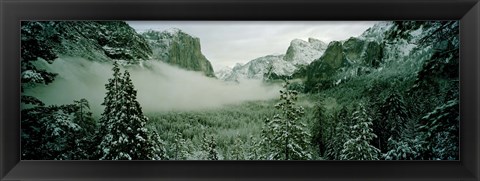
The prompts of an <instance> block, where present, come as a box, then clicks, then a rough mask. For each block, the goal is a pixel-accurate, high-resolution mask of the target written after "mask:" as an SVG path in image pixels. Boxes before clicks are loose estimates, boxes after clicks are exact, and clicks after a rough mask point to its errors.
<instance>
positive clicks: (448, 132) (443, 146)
mask: <svg viewBox="0 0 480 181" xmlns="http://www.w3.org/2000/svg"><path fill="white" fill-rule="evenodd" d="M420 122H421V124H422V126H420V128H419V129H420V131H421V132H420V133H421V136H422V137H421V138H422V140H424V142H423V144H422V155H423V159H426V160H456V159H458V158H459V142H460V141H459V135H458V133H459V122H460V114H459V101H458V100H456V99H455V100H450V101H448V102H447V103H445V104H443V105H441V106H438V107H437V108H436V109H435V110H433V111H432V112H430V113H428V114H427V115H425V116H424V117H423V118H422V119H421V120H420Z"/></svg>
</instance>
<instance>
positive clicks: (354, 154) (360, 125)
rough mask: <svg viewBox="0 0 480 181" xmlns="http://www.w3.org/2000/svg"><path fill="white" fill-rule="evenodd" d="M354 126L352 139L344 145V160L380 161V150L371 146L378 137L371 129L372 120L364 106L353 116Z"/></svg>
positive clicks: (351, 132)
mask: <svg viewBox="0 0 480 181" xmlns="http://www.w3.org/2000/svg"><path fill="white" fill-rule="evenodd" d="M352 121H353V123H354V125H353V126H350V134H351V137H350V139H349V140H348V141H347V142H345V143H344V144H343V147H344V148H343V150H342V151H341V155H340V159H342V160H378V159H379V155H380V150H379V149H378V148H375V147H374V146H372V145H370V142H371V140H372V139H373V138H374V137H376V135H375V134H374V133H373V130H372V128H371V126H372V120H371V119H370V117H369V116H368V115H367V111H366V110H365V107H364V106H363V105H359V107H358V108H357V110H356V111H355V112H354V113H353V114H352Z"/></svg>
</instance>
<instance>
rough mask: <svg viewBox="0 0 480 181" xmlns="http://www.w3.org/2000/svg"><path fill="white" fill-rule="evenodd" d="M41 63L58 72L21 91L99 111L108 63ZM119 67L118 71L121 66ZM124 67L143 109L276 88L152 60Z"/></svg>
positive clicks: (194, 105) (251, 96) (230, 99)
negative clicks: (81, 102)
mask: <svg viewBox="0 0 480 181" xmlns="http://www.w3.org/2000/svg"><path fill="white" fill-rule="evenodd" d="M42 66H45V68H46V69H47V70H49V71H51V72H55V73H58V74H59V75H58V76H57V77H56V79H55V81H54V82H53V83H51V84H49V85H45V86H43V85H41V86H37V87H35V88H33V89H28V90H26V92H25V94H27V95H34V96H35V97H37V98H39V99H41V100H42V101H44V102H45V103H46V104H47V105H52V104H56V105H61V104H71V103H73V100H79V99H81V98H86V99H87V100H88V101H89V103H90V106H91V108H92V111H93V112H94V113H95V114H97V115H98V114H99V113H101V112H102V111H103V106H101V103H102V102H103V99H104V96H105V92H106V90H105V84H106V83H107V80H108V79H109V78H111V77H112V70H111V69H112V64H111V63H101V62H95V61H88V60H84V59H81V58H65V57H63V58H59V59H57V60H55V61H54V63H53V64H47V63H43V64H42ZM121 70H122V71H121V72H122V73H123V71H124V70H125V69H124V68H121ZM128 70H129V72H130V75H131V78H132V80H133V84H134V86H135V89H136V90H137V99H138V101H139V102H140V105H141V106H142V108H143V110H144V111H145V112H162V111H171V110H176V111H190V110H199V109H208V108H219V107H221V106H224V105H228V104H237V103H241V102H244V101H253V100H267V99H272V98H276V97H278V96H279V93H278V91H279V90H280V87H279V86H278V85H266V84H264V83H263V82H262V81H260V80H251V81H243V82H241V83H239V84H232V83H227V82H223V81H221V80H217V79H214V78H208V77H205V76H203V75H202V74H201V73H200V72H193V71H186V70H183V69H180V68H177V67H173V66H171V65H168V64H165V63H162V62H158V61H155V60H151V61H146V62H144V63H143V64H142V65H141V66H132V67H130V68H128Z"/></svg>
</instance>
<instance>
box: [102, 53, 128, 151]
mask: <svg viewBox="0 0 480 181" xmlns="http://www.w3.org/2000/svg"><path fill="white" fill-rule="evenodd" d="M112 70H113V78H110V79H108V83H107V84H106V85H105V89H106V90H107V92H106V96H105V98H104V101H103V103H102V105H103V106H105V109H104V111H103V113H102V117H101V118H100V130H99V137H98V142H99V145H98V151H99V153H98V156H99V158H100V159H114V157H113V154H116V153H114V152H115V150H111V149H113V147H114V145H113V143H114V137H113V134H118V131H119V130H114V123H115V122H116V120H117V119H118V118H117V115H118V113H119V112H120V106H121V105H120V89H121V88H120V86H121V83H122V80H121V73H120V68H118V63H117V62H113V68H112ZM115 139H117V140H118V138H115ZM115 143H116V142H115ZM111 151H112V153H111Z"/></svg>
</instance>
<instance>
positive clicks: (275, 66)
mask: <svg viewBox="0 0 480 181" xmlns="http://www.w3.org/2000/svg"><path fill="white" fill-rule="evenodd" d="M284 58H285V56H284V55H267V56H264V57H259V58H256V59H254V60H252V61H250V62H248V63H246V64H245V65H241V64H237V65H236V66H235V67H233V69H232V72H231V74H230V75H228V76H226V77H225V79H224V80H227V81H240V80H243V79H260V80H262V79H263V78H264V75H266V74H269V73H275V74H278V75H289V74H291V73H293V71H295V68H296V67H295V66H294V64H292V63H290V62H287V61H285V60H284Z"/></svg>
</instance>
